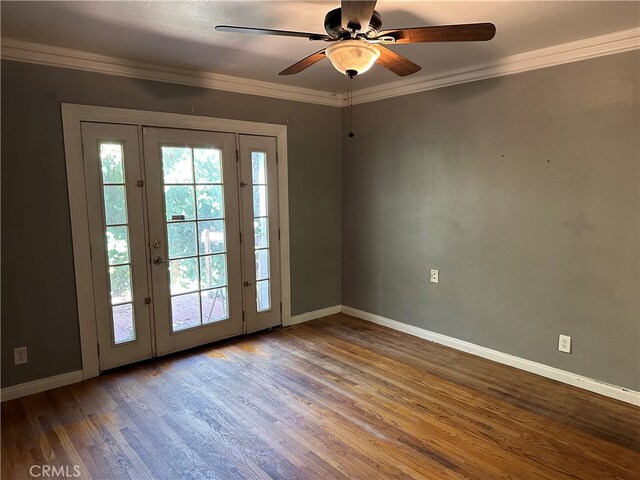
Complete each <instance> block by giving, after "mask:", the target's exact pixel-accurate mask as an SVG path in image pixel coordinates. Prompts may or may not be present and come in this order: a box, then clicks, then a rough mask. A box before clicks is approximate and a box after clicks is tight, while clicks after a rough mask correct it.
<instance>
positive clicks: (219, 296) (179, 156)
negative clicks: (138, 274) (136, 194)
mask: <svg viewBox="0 0 640 480" xmlns="http://www.w3.org/2000/svg"><path fill="white" fill-rule="evenodd" d="M235 137H236V136H235V135H234V134H230V133H214V132H203V131H190V130H178V129H167V128H145V129H144V135H143V138H144V155H145V166H146V171H147V198H148V205H149V207H148V209H149V234H150V255H151V264H152V266H151V272H152V274H151V278H152V281H153V307H154V326H155V339H156V347H157V353H158V355H162V354H164V353H168V352H173V351H177V350H182V349H185V348H189V347H194V346H197V345H202V344H205V343H209V342H212V341H214V340H219V339H221V338H226V337H231V336H234V335H239V334H241V333H243V331H244V328H243V319H242V272H241V257H240V256H241V252H240V224H239V212H238V174H237V162H236V138H235Z"/></svg>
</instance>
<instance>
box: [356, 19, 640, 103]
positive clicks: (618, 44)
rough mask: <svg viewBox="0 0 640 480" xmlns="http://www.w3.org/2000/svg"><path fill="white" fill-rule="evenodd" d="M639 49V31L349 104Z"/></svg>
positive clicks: (407, 84) (383, 88)
mask: <svg viewBox="0 0 640 480" xmlns="http://www.w3.org/2000/svg"><path fill="white" fill-rule="evenodd" d="M638 48H640V27H638V28H631V29H628V30H621V31H619V32H614V33H609V34H606V35H599V36H597V37H590V38H586V39H584V40H578V41H575V42H569V43H562V44H560V45H554V46H552V47H547V48H541V49H539V50H532V51H529V52H525V53H519V54H517V55H510V56H507V57H502V58H498V59H496V60H493V61H491V62H487V63H481V64H478V65H472V66H469V67H463V68H457V69H454V70H448V71H445V72H439V73H432V74H428V75H421V76H418V77H411V78H406V79H403V80H398V81H396V82H391V83H387V84H384V85H379V86H375V87H370V88H362V89H359V90H354V92H353V103H354V104H358V103H367V102H375V101H377V100H383V99H385V98H391V97H398V96H401V95H409V94H411V93H417V92H424V91H426V90H434V89H436V88H442V87H448V86H450V85H458V84H460V83H467V82H474V81H476V80H484V79H486V78H492V77H501V76H503V75H512V74H514V73H522V72H527V71H529V70H537V69H540V68H546V67H553V66H555V65H562V64H565V63H571V62H577V61H580V60H588V59H590V58H596V57H602V56H604V55H612V54H614V53H622V52H627V51H630V50H635V49H638Z"/></svg>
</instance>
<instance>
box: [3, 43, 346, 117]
mask: <svg viewBox="0 0 640 480" xmlns="http://www.w3.org/2000/svg"><path fill="white" fill-rule="evenodd" d="M1 43H2V58H3V59H5V60H14V61H18V62H27V63H37V64H40V65H48V66H52V67H63V68H72V69H75V70H84V71H87V72H96V73H105V74H108V75H118V76H121V77H129V78H141V79H144V80H153V81H157V82H165V83H176V84H180V85H189V86H194V87H203V88H210V89H213V90H224V91H227V92H235V93H245V94H248V95H259V96H262V97H271V98H280V99H284V100H294V101H298V102H306V103H315V104H319V105H329V106H333V107H339V106H342V105H343V103H344V101H343V99H342V98H341V95H339V94H337V93H333V92H324V91H321V90H312V89H309V88H300V87H292V86H288V85H282V84H279V83H273V82H263V81H259V80H251V79H247V78H241V77H233V76H230V75H222V74H219V73H212V72H202V71H197V70H188V69H183V68H174V67H168V66H164V65H157V64H152V63H145V62H138V61H135V60H128V59H125V58H120V57H113V56H109V55H102V54H97V53H90V52H85V51H82V50H74V49H71V48H63V47H56V46H53V45H44V44H41V43H33V42H25V41H23V40H15V39H12V38H2V39H1Z"/></svg>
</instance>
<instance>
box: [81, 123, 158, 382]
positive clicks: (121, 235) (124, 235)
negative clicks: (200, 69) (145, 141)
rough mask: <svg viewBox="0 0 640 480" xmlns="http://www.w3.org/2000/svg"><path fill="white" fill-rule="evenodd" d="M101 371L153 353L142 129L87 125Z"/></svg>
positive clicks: (84, 131)
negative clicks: (144, 212) (146, 248)
mask: <svg viewBox="0 0 640 480" xmlns="http://www.w3.org/2000/svg"><path fill="white" fill-rule="evenodd" d="M82 140H83V145H84V162H85V176H86V185H87V203H88V211H89V212H91V214H90V215H89V224H90V237H91V250H92V266H93V273H94V288H95V302H96V317H97V318H96V322H97V327H98V344H99V346H100V369H101V370H104V369H107V368H112V367H116V366H119V365H123V364H126V363H130V362H133V361H136V360H141V359H144V358H149V357H150V356H151V355H152V342H151V336H150V331H149V328H150V312H149V307H148V305H147V304H146V302H145V299H146V297H147V296H148V293H149V285H148V282H147V275H146V273H147V272H146V261H145V260H146V254H145V240H144V226H143V220H142V219H143V210H144V205H143V197H142V189H141V188H139V186H138V182H139V180H141V178H142V177H141V169H140V158H139V145H138V129H137V127H135V126H128V125H109V124H92V123H83V124H82Z"/></svg>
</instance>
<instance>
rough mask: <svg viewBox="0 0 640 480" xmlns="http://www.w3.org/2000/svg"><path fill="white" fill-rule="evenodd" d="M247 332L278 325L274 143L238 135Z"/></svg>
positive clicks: (278, 279)
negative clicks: (241, 186) (244, 239)
mask: <svg viewBox="0 0 640 480" xmlns="http://www.w3.org/2000/svg"><path fill="white" fill-rule="evenodd" d="M240 175H241V177H242V183H241V185H243V188H242V189H241V190H242V191H241V204H242V225H243V231H244V232H245V233H246V235H245V238H246V239H247V240H246V241H245V242H244V244H243V255H244V265H245V267H244V272H243V273H244V278H245V283H244V286H245V316H246V321H247V331H248V332H251V331H256V330H262V329H264V328H269V327H272V326H274V325H279V324H280V323H281V312H280V275H279V272H280V268H279V267H280V260H279V251H280V246H279V242H278V208H277V162H276V145H275V139H274V138H271V137H257V136H250V135H240Z"/></svg>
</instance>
